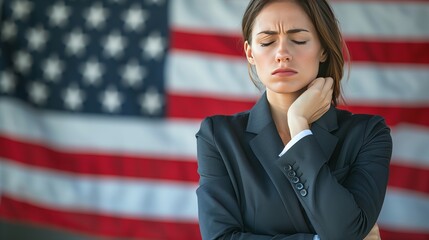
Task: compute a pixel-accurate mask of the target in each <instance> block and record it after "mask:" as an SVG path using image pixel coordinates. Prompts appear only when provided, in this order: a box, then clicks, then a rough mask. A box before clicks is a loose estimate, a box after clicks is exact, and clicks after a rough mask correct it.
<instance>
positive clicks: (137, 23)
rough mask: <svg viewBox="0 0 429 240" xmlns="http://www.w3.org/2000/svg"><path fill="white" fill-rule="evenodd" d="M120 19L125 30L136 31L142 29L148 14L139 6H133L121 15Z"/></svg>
mask: <svg viewBox="0 0 429 240" xmlns="http://www.w3.org/2000/svg"><path fill="white" fill-rule="evenodd" d="M122 19H123V20H124V22H125V28H126V29H127V30H131V31H137V30H139V29H140V28H142V27H144V23H145V21H146V20H147V19H148V13H147V12H146V11H143V10H142V9H141V8H140V7H139V6H137V5H133V6H131V7H130V8H129V9H128V10H127V11H126V12H125V14H123V15H122Z"/></svg>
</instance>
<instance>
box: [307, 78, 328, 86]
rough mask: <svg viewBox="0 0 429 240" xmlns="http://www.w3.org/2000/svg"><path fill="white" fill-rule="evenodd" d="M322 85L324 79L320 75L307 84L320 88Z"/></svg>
mask: <svg viewBox="0 0 429 240" xmlns="http://www.w3.org/2000/svg"><path fill="white" fill-rule="evenodd" d="M323 85H325V79H324V78H321V77H320V78H316V79H314V80H313V81H311V82H310V84H308V88H317V89H322V88H323Z"/></svg>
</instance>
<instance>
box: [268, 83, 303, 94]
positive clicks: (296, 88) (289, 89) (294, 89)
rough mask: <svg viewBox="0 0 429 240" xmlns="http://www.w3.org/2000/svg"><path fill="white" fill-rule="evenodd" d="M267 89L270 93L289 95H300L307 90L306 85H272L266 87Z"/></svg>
mask: <svg viewBox="0 0 429 240" xmlns="http://www.w3.org/2000/svg"><path fill="white" fill-rule="evenodd" d="M268 89H270V91H272V92H275V93H279V94H290V93H299V94H301V93H302V92H303V91H305V90H306V89H307V85H304V86H303V85H301V84H300V85H297V84H285V83H280V84H273V85H271V86H268Z"/></svg>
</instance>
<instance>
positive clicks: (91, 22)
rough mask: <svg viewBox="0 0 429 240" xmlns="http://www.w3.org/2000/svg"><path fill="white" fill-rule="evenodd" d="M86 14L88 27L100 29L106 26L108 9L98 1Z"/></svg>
mask: <svg viewBox="0 0 429 240" xmlns="http://www.w3.org/2000/svg"><path fill="white" fill-rule="evenodd" d="M84 15H85V16H84V17H85V19H86V24H87V25H88V27H90V28H96V29H99V28H101V27H103V26H104V23H105V22H106V18H107V16H108V11H107V10H106V9H105V8H103V6H102V5H101V3H99V2H98V3H96V4H94V5H92V6H91V7H90V8H89V9H88V10H87V11H86V12H85V14H84Z"/></svg>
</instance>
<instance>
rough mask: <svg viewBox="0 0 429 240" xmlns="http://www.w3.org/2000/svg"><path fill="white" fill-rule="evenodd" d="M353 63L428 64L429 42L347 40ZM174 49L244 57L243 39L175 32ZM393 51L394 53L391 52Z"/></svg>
mask: <svg viewBox="0 0 429 240" xmlns="http://www.w3.org/2000/svg"><path fill="white" fill-rule="evenodd" d="M346 42H347V45H348V48H349V51H350V56H351V60H352V61H355V62H379V63H411V64H429V54H427V53H428V52H429V42H427V41H422V42H411V41H410V42H406V41H404V42H398V41H380V40H371V41H368V40H357V39H348V40H346ZM171 47H172V48H173V49H180V50H187V51H195V52H203V53H209V54H220V55H225V56H232V57H243V60H244V51H243V45H242V40H241V37H239V36H233V35H220V34H217V35H216V34H203V33H192V32H186V31H181V30H179V29H173V31H172V33H171ZM392 49H394V51H393V50H392Z"/></svg>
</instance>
